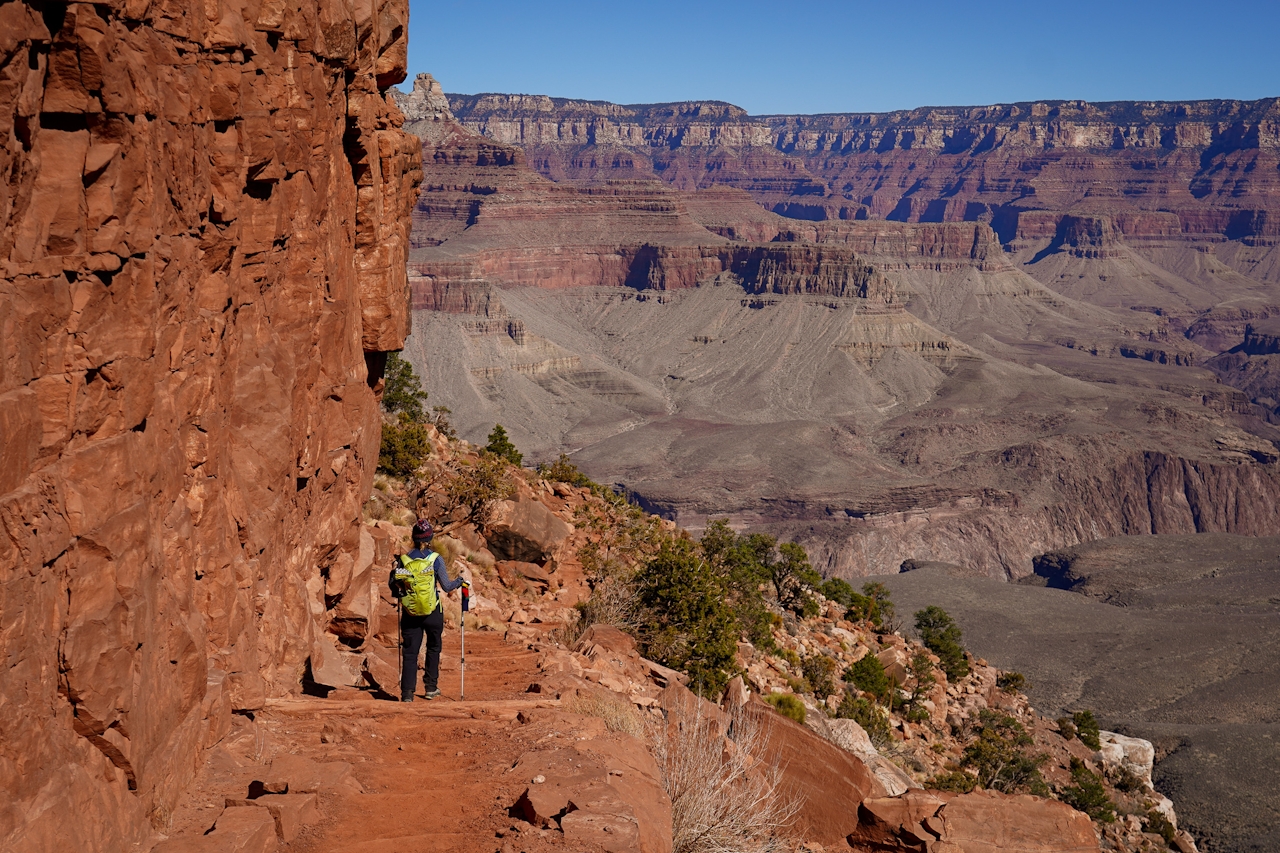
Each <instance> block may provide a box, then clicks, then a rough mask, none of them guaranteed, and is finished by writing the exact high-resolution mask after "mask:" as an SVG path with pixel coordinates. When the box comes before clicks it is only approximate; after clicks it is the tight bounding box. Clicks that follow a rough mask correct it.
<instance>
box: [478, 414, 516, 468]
mask: <svg viewBox="0 0 1280 853" xmlns="http://www.w3.org/2000/svg"><path fill="white" fill-rule="evenodd" d="M484 450H485V453H491V454H493V455H494V456H496V457H498V458H499V459H505V460H507V461H508V462H510V463H511V464H512V465H515V466H517V467H518V466H520V465H522V464H523V463H524V455H523V454H522V453H520V451H519V450H516V446H515V445H514V444H512V443H511V439H509V438H507V430H506V429H505V428H504V427H503V426H502V424H494V425H493V430H492V431H491V432H490V433H489V443H488V444H486V445H485V446H484Z"/></svg>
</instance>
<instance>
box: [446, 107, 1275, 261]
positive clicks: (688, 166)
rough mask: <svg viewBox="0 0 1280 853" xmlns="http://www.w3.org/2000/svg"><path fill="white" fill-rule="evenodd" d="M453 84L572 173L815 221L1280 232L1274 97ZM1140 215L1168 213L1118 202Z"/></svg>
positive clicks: (480, 117) (1043, 230)
mask: <svg viewBox="0 0 1280 853" xmlns="http://www.w3.org/2000/svg"><path fill="white" fill-rule="evenodd" d="M449 97H450V103H451V104H452V107H453V110H454V113H455V114H456V115H457V117H458V119H459V120H460V121H461V122H462V123H463V124H464V125H466V126H467V127H469V128H471V129H474V130H476V131H478V132H480V133H483V134H484V135H485V136H488V137H491V138H493V139H496V140H499V141H502V142H506V143H510V144H515V145H520V146H522V147H523V148H524V149H525V150H526V152H527V153H528V155H529V159H530V162H531V164H532V165H534V167H535V168H536V169H537V170H538V171H539V172H541V173H543V174H545V175H547V176H549V177H551V178H554V179H556V180H564V179H585V178H601V177H607V176H609V174H610V173H614V174H621V175H625V176H638V175H650V176H652V175H657V176H660V177H661V178H662V179H663V180H665V181H667V182H669V183H671V184H673V185H675V186H677V187H680V188H682V189H687V190H688V189H697V188H703V187H709V186H711V185H713V184H719V185H725V186H734V187H738V188H741V189H744V190H746V191H748V192H750V193H751V194H752V196H753V197H754V198H756V200H757V201H759V202H760V203H761V204H763V205H764V206H765V207H767V208H769V209H771V210H774V211H776V212H778V213H782V214H785V215H788V216H796V217H800V218H804V219H867V218H871V219H892V220H901V221H908V222H917V221H924V222H950V221H966V220H987V221H993V222H994V223H995V224H996V226H997V228H998V229H999V230H1000V232H1001V236H1002V238H1003V240H1004V241H1005V242H1011V241H1014V240H1023V241H1034V240H1036V239H1039V238H1041V237H1045V238H1049V237H1053V236H1054V234H1055V233H1056V231H1057V230H1058V228H1059V225H1060V222H1061V218H1062V215H1063V214H1065V213H1090V214H1094V215H1101V216H1107V217H1112V218H1111V219H1109V220H1108V221H1109V222H1110V223H1111V224H1112V225H1113V226H1114V227H1116V228H1117V229H1118V230H1119V231H1120V232H1121V233H1123V234H1124V235H1125V236H1128V237H1133V238H1135V239H1139V240H1150V239H1167V238H1169V237H1171V236H1176V237H1180V238H1181V237H1186V238H1190V239H1197V238H1198V239H1203V238H1206V237H1208V238H1215V237H1216V238H1222V237H1226V238H1228V239H1240V238H1250V239H1251V240H1255V241H1263V242H1264V243H1266V244H1268V245H1270V244H1273V243H1274V242H1275V239H1276V238H1277V237H1278V236H1280V230H1277V229H1280V220H1277V218H1276V215H1275V213H1274V206H1275V203H1276V199H1277V197H1278V195H1280V178H1278V177H1277V172H1276V165H1277V164H1278V163H1280V159H1278V155H1277V150H1280V100H1278V99H1275V98H1268V99H1263V100H1258V101H1230V100H1215V101H1187V102H1169V103H1163V102H1161V103H1157V102H1133V101H1123V102H1113V103H1099V104H1093V103H1087V102H1084V101H1045V102H1036V103H1018V104H1000V105H995V106H989V107H922V108H919V109H915V110H903V111H898V112H892V113H832V114H826V115H812V116H804V115H778V116H748V115H747V114H746V112H745V111H744V110H742V109H740V108H738V107H735V106H733V105H731V104H725V103H722V102H715V101H712V102H688V103H679V104H641V105H632V106H621V105H617V104H609V103H604V102H595V101H577V100H571V99H565V98H548V97H542V96H530V95H497V94H485V95H451V96H449ZM621 152H629V154H630V156H619V154H620V153H621ZM610 155H612V156H610ZM1100 188H1105V189H1107V190H1108V191H1107V192H1098V190H1099V189H1100ZM1137 212H1151V213H1158V214H1159V215H1155V216H1136V215H1128V216H1125V215H1121V216H1119V217H1116V216H1115V215H1116V214H1126V213H1129V214H1133V213H1137Z"/></svg>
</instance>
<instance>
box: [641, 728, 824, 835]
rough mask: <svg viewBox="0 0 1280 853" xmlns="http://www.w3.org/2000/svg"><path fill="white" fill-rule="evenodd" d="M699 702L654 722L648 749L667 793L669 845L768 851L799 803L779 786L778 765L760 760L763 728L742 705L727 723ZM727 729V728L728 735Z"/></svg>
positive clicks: (764, 748)
mask: <svg viewBox="0 0 1280 853" xmlns="http://www.w3.org/2000/svg"><path fill="white" fill-rule="evenodd" d="M694 707H695V708H696V710H694V711H690V710H688V706H686V707H685V709H684V710H683V712H676V713H672V714H671V715H670V718H669V720H668V722H667V724H665V725H659V726H654V727H653V730H652V732H653V733H652V734H651V736H650V738H651V739H650V751H651V752H652V753H653V757H654V759H655V760H656V761H657V763H658V769H659V771H660V772H661V776H662V787H663V789H664V790H665V791H666V794H667V796H668V797H669V798H670V799H671V836H672V853H772V851H783V850H787V849H790V848H789V847H788V846H787V845H786V843H785V842H784V841H783V840H782V836H783V835H784V834H785V833H786V832H787V831H788V829H789V828H790V825H791V823H792V821H793V819H794V817H795V814H796V812H797V811H798V809H799V803H798V801H797V800H796V799H795V797H794V796H792V795H791V794H790V793H789V792H787V791H786V790H784V789H783V788H782V785H781V782H782V772H781V770H780V768H778V767H777V766H776V765H772V764H769V763H767V762H765V761H764V760H762V759H763V758H764V756H765V755H766V751H767V748H768V738H767V735H766V733H765V729H764V727H763V726H761V724H760V723H759V721H757V720H756V719H754V718H752V717H751V716H750V715H749V714H747V713H746V712H745V711H744V710H743V709H741V708H739V709H736V710H734V711H731V712H730V715H729V720H728V725H727V726H726V727H725V728H724V729H722V728H721V726H720V724H719V723H718V722H717V721H716V720H714V719H712V718H709V717H705V716H703V715H702V705H701V703H698V704H696V705H694ZM726 732H731V733H732V734H731V735H729V737H728V743H726V734H725V733H726Z"/></svg>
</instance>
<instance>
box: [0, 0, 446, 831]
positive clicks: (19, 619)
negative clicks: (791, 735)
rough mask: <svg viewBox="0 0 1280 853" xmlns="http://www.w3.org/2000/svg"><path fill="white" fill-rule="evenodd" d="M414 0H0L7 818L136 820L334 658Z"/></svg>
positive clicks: (135, 826)
mask: <svg viewBox="0 0 1280 853" xmlns="http://www.w3.org/2000/svg"><path fill="white" fill-rule="evenodd" d="M407 15H408V4H407V3H404V2H399V0H387V2H377V3H373V4H365V5H352V4H349V3H344V2H321V3H309V2H301V3H293V2H284V3H260V2H256V0H254V1H253V2H238V1H237V0H225V2H212V3H205V4H191V3H180V2H178V3H174V2H151V1H150V0H141V2H130V3H123V2H112V0H108V2H104V3H97V4H87V3H84V4H82V3H71V4H67V3H30V2H12V3H6V4H4V5H3V6H0V175H3V180H0V436H2V437H3V441H2V445H3V446H2V447H0V529H2V530H3V532H2V533H0V590H3V592H2V593H0V603H2V608H3V609H2V612H3V619H2V620H0V649H2V650H3V654H4V661H5V666H4V670H3V671H4V675H3V677H2V681H0V685H2V689H0V790H2V791H3V796H0V839H2V840H0V847H3V848H4V849H5V850H12V851H24V853H26V851H51V853H52V851H64V850H69V849H77V850H95V851H124V850H133V849H136V848H137V846H138V845H141V849H149V845H148V842H149V840H150V839H152V838H153V833H154V832H155V831H156V830H160V831H162V832H163V831H165V830H166V829H167V828H168V824H169V819H170V816H171V815H172V814H173V812H174V809H175V807H176V803H177V801H178V800H179V798H180V797H181V796H182V793H183V791H184V790H185V789H186V786H187V785H188V783H189V782H190V780H191V779H192V778H193V776H194V774H195V773H196V771H197V768H198V767H199V766H200V765H201V763H202V761H203V759H204V750H205V749H206V747H209V746H211V745H212V744H214V743H216V742H217V741H218V740H219V739H220V738H221V737H222V736H223V735H224V734H225V733H226V732H227V731H228V729H229V727H230V725H231V721H232V717H233V715H250V716H251V715H252V714H253V712H254V711H255V710H256V709H260V708H262V707H263V703H264V702H265V701H266V700H267V699H268V698H269V697H273V696H281V695H285V694H288V693H291V692H296V691H297V690H298V689H300V687H301V685H302V683H303V681H304V680H305V679H307V678H309V677H311V675H312V672H313V671H316V672H319V671H321V670H323V669H324V668H325V667H326V666H331V665H332V664H333V663H334V662H335V661H338V660H339V659H340V656H341V653H340V650H339V649H340V647H339V645H338V644H337V642H336V638H335V636H334V634H332V633H329V632H328V631H327V630H326V629H327V628H328V627H329V625H330V621H331V618H333V617H334V614H335V612H337V611H340V610H342V609H343V608H344V606H345V607H347V609H351V607H352V606H354V602H353V601H351V600H347V599H348V598H351V596H347V595H346V593H347V591H348V589H347V588H346V587H340V588H336V589H335V588H329V589H326V582H327V581H326V577H325V576H326V575H329V573H330V571H331V570H333V572H334V575H335V576H337V575H339V574H340V570H341V569H342V567H344V566H345V567H347V569H349V568H350V566H351V564H352V563H353V562H354V561H355V559H356V558H357V557H359V556H362V554H363V552H365V551H368V552H369V555H368V556H369V559H370V560H371V559H372V546H371V544H370V542H369V541H368V540H369V537H368V535H367V534H364V535H363V536H362V533H361V531H362V528H361V526H360V507H361V504H362V503H363V502H364V500H365V499H366V498H367V496H368V494H369V491H370V487H371V482H372V477H373V466H374V464H375V463H376V458H377V452H378V451H377V448H378V441H379V433H378V423H379V420H378V410H377V406H378V404H377V399H376V391H377V390H379V383H380V381H381V370H382V365H383V364H384V363H385V358H386V356H385V353H386V351H389V350H396V349H399V348H400V347H401V345H402V342H403V340H404V337H405V335H406V334H407V333H408V331H409V321H410V316H409V312H408V310H407V282H406V279H405V274H404V262H405V258H406V254H407V251H408V231H409V219H408V216H409V211H410V210H411V208H412V205H413V202H414V199H415V198H416V190H417V184H418V182H419V180H420V177H421V171H420V153H419V152H420V149H419V145H418V142H417V140H415V139H413V138H412V137H411V136H409V135H408V134H406V133H405V132H404V131H403V129H402V128H401V124H402V121H403V119H402V116H401V115H400V112H399V110H398V109H396V107H395V105H394V104H393V103H392V102H391V101H390V99H389V98H388V97H387V96H386V94H385V92H386V89H387V87H389V86H391V85H392V84H394V83H396V82H398V81H400V80H401V79H403V77H404V73H405V72H404V63H405V44H406V42H405V38H406V23H407ZM335 567H337V568H335ZM348 574H349V573H348ZM367 585H368V584H367V578H366V588H367ZM332 586H333V584H332V583H330V587H332ZM357 587H358V584H356V585H353V586H351V587H350V589H352V590H355V589H356V588H357ZM326 592H327V593H328V594H329V596H330V597H328V598H326ZM365 597H366V598H367V589H366V595H365ZM225 849H230V848H225ZM237 849H238V848H237Z"/></svg>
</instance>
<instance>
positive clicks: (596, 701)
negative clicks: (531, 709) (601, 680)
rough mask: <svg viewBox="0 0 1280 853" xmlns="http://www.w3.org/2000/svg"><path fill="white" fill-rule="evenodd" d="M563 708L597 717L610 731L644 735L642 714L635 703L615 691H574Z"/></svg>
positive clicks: (574, 712)
mask: <svg viewBox="0 0 1280 853" xmlns="http://www.w3.org/2000/svg"><path fill="white" fill-rule="evenodd" d="M564 710H566V711H568V712H569V713H571V714H582V715H583V716H585V717H599V718H600V719H602V720H604V725H605V728H607V729H608V730H609V731H611V732H621V733H622V734H627V735H632V736H634V737H644V736H645V720H644V716H643V715H642V714H641V713H640V712H639V711H638V710H637V709H636V706H635V705H632V704H631V703H630V702H627V701H625V700H623V699H622V698H621V697H619V696H618V695H617V694H616V693H613V692H611V691H609V692H607V691H604V690H597V691H593V692H592V693H589V694H583V693H576V694H574V696H573V697H572V698H571V699H569V700H568V701H567V702H565V704H564Z"/></svg>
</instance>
